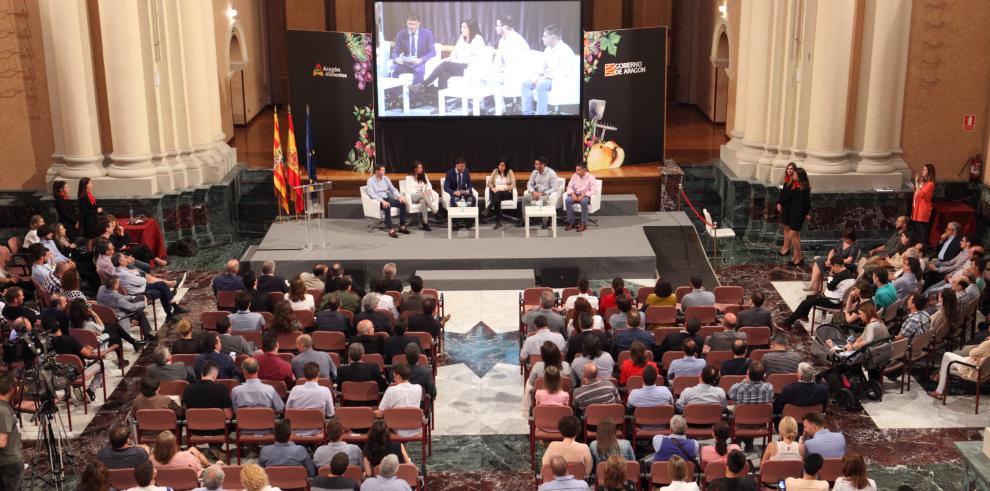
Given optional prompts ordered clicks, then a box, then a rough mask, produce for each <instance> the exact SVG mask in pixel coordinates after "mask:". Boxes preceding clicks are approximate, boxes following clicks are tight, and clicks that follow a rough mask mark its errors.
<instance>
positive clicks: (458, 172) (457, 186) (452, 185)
mask: <svg viewBox="0 0 990 491" xmlns="http://www.w3.org/2000/svg"><path fill="white" fill-rule="evenodd" d="M443 190H444V191H445V192H446V193H447V194H449V195H450V206H457V202H458V201H460V200H461V199H463V200H464V201H465V202H467V205H468V206H477V204H478V201H477V199H476V198H475V197H474V192H472V188H471V173H470V172H468V171H467V161H465V160H464V158H463V157H458V158H457V160H455V161H454V168H453V169H450V170H449V171H447V177H446V178H445V179H444V181H443ZM467 223H468V225H467V227H468V228H471V221H470V220H469V221H467ZM461 228H462V226H461V224H458V223H455V224H454V230H459V229H461Z"/></svg>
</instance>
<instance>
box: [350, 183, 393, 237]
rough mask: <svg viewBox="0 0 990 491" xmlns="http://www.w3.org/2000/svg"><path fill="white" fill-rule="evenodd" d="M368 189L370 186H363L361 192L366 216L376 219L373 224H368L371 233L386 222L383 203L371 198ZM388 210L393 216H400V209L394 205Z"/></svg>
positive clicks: (362, 206)
mask: <svg viewBox="0 0 990 491" xmlns="http://www.w3.org/2000/svg"><path fill="white" fill-rule="evenodd" d="M367 189H368V186H361V189H360V191H359V192H360V193H361V208H362V209H363V210H364V217H365V218H371V219H373V220H375V221H374V222H373V223H372V224H371V225H369V226H368V233H369V234H370V233H371V232H374V231H375V229H377V228H379V226H380V225H381V224H382V223H384V222H385V218H384V217H385V215H383V213H384V212H385V210H384V209H383V208H382V205H380V204H379V203H378V202H377V201H375V200H373V199H371V197H370V196H368V194H367V192H366V191H367ZM388 212H389V213H391V214H392V216H393V217H397V216H399V209H398V208H396V207H394V206H393V207H391V208H389V209H388Z"/></svg>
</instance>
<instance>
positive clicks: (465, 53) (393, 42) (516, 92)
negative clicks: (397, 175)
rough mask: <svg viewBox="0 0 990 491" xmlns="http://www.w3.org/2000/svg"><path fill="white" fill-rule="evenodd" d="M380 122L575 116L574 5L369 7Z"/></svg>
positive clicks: (577, 19) (561, 1) (577, 8)
mask: <svg viewBox="0 0 990 491" xmlns="http://www.w3.org/2000/svg"><path fill="white" fill-rule="evenodd" d="M375 31H376V47H375V87H376V89H377V96H376V97H377V99H376V110H377V112H378V116H379V117H465V116H467V117H485V116H491V117H499V116H534V117H542V116H560V115H573V116H576V115H579V114H580V111H581V108H580V103H581V2H580V1H576V0H534V1H519V2H516V1H474V2H415V1H385V2H375Z"/></svg>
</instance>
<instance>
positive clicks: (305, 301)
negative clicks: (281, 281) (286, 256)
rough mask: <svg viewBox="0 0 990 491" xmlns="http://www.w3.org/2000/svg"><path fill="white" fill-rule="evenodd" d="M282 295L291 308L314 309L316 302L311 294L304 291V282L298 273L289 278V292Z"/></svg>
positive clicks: (312, 310) (311, 310)
mask: <svg viewBox="0 0 990 491" xmlns="http://www.w3.org/2000/svg"><path fill="white" fill-rule="evenodd" d="M283 295H284V297H285V300H286V301H288V302H289V305H290V306H291V307H292V310H308V311H310V312H314V311H316V302H315V301H314V300H313V296H312V295H310V294H309V293H306V282H305V281H303V279H302V278H301V277H299V275H296V276H295V277H293V278H292V279H291V280H289V292H288V293H285V294H283Z"/></svg>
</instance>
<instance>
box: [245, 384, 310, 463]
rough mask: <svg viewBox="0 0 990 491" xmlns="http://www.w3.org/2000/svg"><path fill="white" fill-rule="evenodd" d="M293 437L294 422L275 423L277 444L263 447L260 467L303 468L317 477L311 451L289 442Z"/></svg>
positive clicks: (259, 459)
mask: <svg viewBox="0 0 990 491" xmlns="http://www.w3.org/2000/svg"><path fill="white" fill-rule="evenodd" d="M324 388H325V387H324ZM291 437H292V421H290V420H288V419H283V420H282V421H279V422H278V423H275V443H273V444H271V445H265V446H263V447H261V453H260V454H259V455H258V465H260V466H261V467H263V468H266V467H276V466H297V465H299V466H302V467H305V468H306V473H307V474H309V477H313V476H315V475H316V466H315V465H314V464H313V459H312V457H310V456H309V450H308V449H307V448H306V447H303V446H301V445H296V444H295V443H293V442H291V441H289V439H290V438H291Z"/></svg>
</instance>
